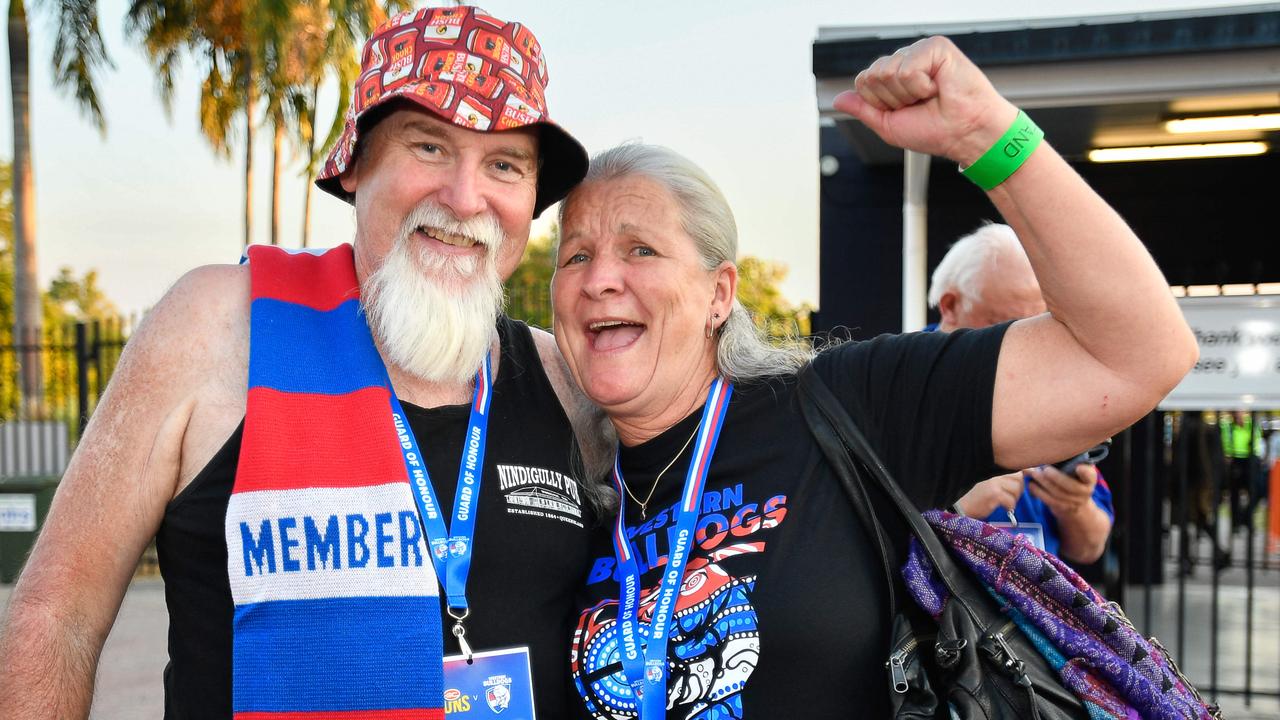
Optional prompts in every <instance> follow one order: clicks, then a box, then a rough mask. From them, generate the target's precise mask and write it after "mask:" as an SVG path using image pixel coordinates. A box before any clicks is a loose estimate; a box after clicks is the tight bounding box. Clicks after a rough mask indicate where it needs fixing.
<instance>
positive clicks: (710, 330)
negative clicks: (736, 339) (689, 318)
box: [707, 313, 720, 340]
mask: <svg viewBox="0 0 1280 720" xmlns="http://www.w3.org/2000/svg"><path fill="white" fill-rule="evenodd" d="M719 319H720V313H711V314H710V315H708V316H707V339H708V340H710V339H711V336H712V335H714V334H715V332H716V325H715V321H716V320H719Z"/></svg>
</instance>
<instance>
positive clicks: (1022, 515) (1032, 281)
mask: <svg viewBox="0 0 1280 720" xmlns="http://www.w3.org/2000/svg"><path fill="white" fill-rule="evenodd" d="M929 305H930V306H931V307H936V308H937V309H938V312H939V314H940V315H941V319H940V320H939V322H938V324H937V325H936V326H931V327H929V328H926V329H927V330H938V331H940V332H950V331H952V330H956V329H958V328H981V327H987V326H988V325H995V324H997V323H1002V322H1006V321H1009V320H1020V319H1022V318H1024V317H1030V316H1032V315H1038V314H1040V313H1042V312H1045V311H1046V310H1047V307H1046V305H1045V301H1044V297H1043V296H1042V295H1041V294H1040V286H1039V284H1038V283H1037V282H1036V278H1035V274H1034V273H1033V272H1032V271H1031V263H1030V262H1029V261H1028V260H1027V255H1026V252H1025V251H1024V250H1023V249H1022V245H1021V244H1020V243H1019V242H1018V237H1017V235H1015V234H1014V232H1013V229H1012V228H1010V227H1009V226H1008V225H998V224H986V225H983V226H982V227H980V228H978V229H977V230H976V231H974V232H973V233H971V234H969V235H966V236H965V237H963V238H961V239H960V240H957V241H956V243H955V244H954V245H952V246H951V249H950V250H948V251H947V254H946V256H945V257H943V258H942V262H940V263H938V267H937V268H936V269H935V270H934V271H933V278H932V281H931V283H930V287H929ZM955 507H956V509H957V510H959V511H960V512H962V513H964V514H965V515H968V516H970V517H977V518H983V519H985V520H986V521H987V522H990V523H993V524H997V525H1001V526H1014V525H1015V524H1016V526H1014V527H1010V528H1009V529H1011V530H1014V531H1023V532H1025V533H1026V534H1028V535H1030V536H1032V537H1033V538H1034V537H1035V536H1040V537H1041V538H1042V542H1043V547H1044V549H1045V550H1047V551H1049V552H1051V553H1053V554H1055V555H1059V556H1060V557H1062V558H1064V559H1066V560H1068V561H1071V562H1073V563H1078V564H1088V563H1092V562H1094V561H1096V560H1097V559H1098V558H1099V557H1101V555H1102V553H1103V551H1104V550H1105V549H1106V546H1107V536H1108V535H1110V534H1111V525H1112V523H1114V521H1115V510H1114V509H1113V507H1112V504H1111V488H1110V487H1108V486H1107V483H1106V481H1105V480H1103V479H1102V477H1101V476H1100V475H1099V474H1098V469H1097V467H1095V466H1093V465H1088V464H1081V465H1078V466H1077V467H1076V469H1075V471H1074V472H1073V473H1072V474H1071V475H1066V474H1064V473H1062V472H1060V471H1059V470H1058V469H1057V468H1054V467H1052V466H1046V467H1040V468H1030V469H1028V470H1025V471H1020V472H1015V473H1009V474H1007V475H997V476H996V477H993V478H990V479H989V480H984V481H983V482H980V483H978V484H977V485H975V486H974V487H973V489H972V490H970V491H969V492H968V494H966V495H965V496H964V497H962V498H960V500H958V501H957V502H956V505H955Z"/></svg>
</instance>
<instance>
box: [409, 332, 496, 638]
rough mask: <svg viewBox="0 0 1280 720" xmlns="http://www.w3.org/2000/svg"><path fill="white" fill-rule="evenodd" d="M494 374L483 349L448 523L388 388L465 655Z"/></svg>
mask: <svg viewBox="0 0 1280 720" xmlns="http://www.w3.org/2000/svg"><path fill="white" fill-rule="evenodd" d="M492 380H493V372H492V366H491V365H490V363H489V356H488V354H486V355H485V356H484V365H483V366H482V367H481V368H480V371H479V372H478V373H476V391H475V397H473V398H472V401H471V418H470V420H469V422H468V423H467V436H466V439H465V440H464V441H463V443H462V462H461V463H460V464H459V465H458V485H457V488H456V489H455V490H454V497H453V522H452V523H450V526H449V527H445V524H444V518H442V517H441V516H440V510H439V508H440V503H438V502H437V501H436V494H435V490H434V489H432V487H431V476H430V474H428V472H427V465H426V460H425V458H423V456H422V452H421V451H420V450H419V449H418V440H417V438H415V437H414V436H413V430H411V429H410V428H409V423H408V420H407V419H406V418H405V414H404V408H403V407H401V405H400V400H399V398H397V397H396V394H395V392H394V391H392V393H391V417H392V420H393V421H394V422H395V426H396V435H397V436H398V437H399V440H400V450H401V452H403V453H404V463H405V467H406V468H407V469H408V471H409V484H410V485H411V486H412V487H413V497H414V499H415V500H417V503H418V515H419V517H421V518H422V522H423V525H424V526H425V531H426V536H427V543H428V546H429V547H430V548H431V562H432V564H433V565H434V566H435V570H436V577H438V578H440V581H441V582H442V583H443V584H444V590H445V596H446V598H447V599H448V608H449V610H448V612H449V617H451V618H453V620H454V624H453V635H454V637H456V638H458V647H459V649H461V650H462V654H463V655H464V656H466V657H467V659H468V661H469V660H470V658H471V655H472V654H473V653H472V651H471V646H470V645H469V644H468V643H467V638H466V634H467V633H466V628H464V627H463V625H462V621H463V620H466V618H467V615H468V614H470V610H469V609H468V607H467V574H468V573H469V572H470V571H471V548H472V546H473V544H474V542H473V539H474V536H475V527H476V511H477V510H478V509H479V502H480V480H481V478H482V477H483V475H484V449H485V443H486V442H487V441H488V435H489V403H490V402H491V401H492V399H493V391H492ZM450 531H452V534H450Z"/></svg>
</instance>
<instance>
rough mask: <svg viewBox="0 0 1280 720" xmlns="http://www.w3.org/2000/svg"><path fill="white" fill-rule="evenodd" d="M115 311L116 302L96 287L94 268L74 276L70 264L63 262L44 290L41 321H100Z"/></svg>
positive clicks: (58, 323) (48, 322)
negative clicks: (79, 275) (63, 264)
mask: <svg viewBox="0 0 1280 720" xmlns="http://www.w3.org/2000/svg"><path fill="white" fill-rule="evenodd" d="M118 315H119V311H118V310H117V309H116V306H115V304H114V303H112V302H111V301H110V300H108V299H107V296H106V295H105V294H104V293H103V292H102V288H100V287H98V271H97V270H89V271H88V272H86V273H85V274H84V275H83V276H82V277H79V278H77V277H76V276H75V274H74V273H73V272H72V271H71V268H69V267H65V266H64V267H62V268H61V269H59V270H58V276H57V277H55V278H54V279H53V280H50V281H49V289H48V290H46V291H45V293H44V321H45V325H48V326H54V325H61V326H66V325H69V324H73V323H76V322H89V321H93V320H99V321H103V320H108V319H112V318H115V317H117V316H118Z"/></svg>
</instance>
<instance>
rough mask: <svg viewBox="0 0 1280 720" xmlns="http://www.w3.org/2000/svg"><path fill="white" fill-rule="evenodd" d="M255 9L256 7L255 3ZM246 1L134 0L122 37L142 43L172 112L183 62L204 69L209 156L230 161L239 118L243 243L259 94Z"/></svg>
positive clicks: (247, 235)
mask: <svg viewBox="0 0 1280 720" xmlns="http://www.w3.org/2000/svg"><path fill="white" fill-rule="evenodd" d="M255 4H256V3H255ZM255 4H251V3H250V2H249V0H132V3H131V4H130V6H129V12H128V14H127V15H126V16H125V32H126V33H127V34H128V35H130V36H131V37H132V38H133V39H136V40H140V41H141V43H142V45H143V47H144V48H145V49H146V51H147V54H148V56H150V58H151V60H152V62H154V63H155V65H156V80H157V88H158V90H159V92H160V97H161V100H162V101H163V102H164V104H165V109H166V111H170V112H171V111H172V103H173V95H174V79H175V75H176V74H177V72H178V69H179V68H180V67H181V64H182V60H183V57H184V56H185V55H187V54H190V55H191V56H192V57H194V58H195V59H196V61H197V62H198V63H200V64H201V65H202V73H203V75H204V79H203V80H202V81H201V85H200V130H201V132H202V133H203V134H204V136H205V139H206V140H208V141H209V145H210V146H211V147H212V148H213V151H214V152H215V153H216V154H218V155H220V156H222V157H228V158H229V157H230V155H231V147H232V142H233V140H234V131H233V123H234V121H235V118H236V116H237V115H240V114H241V113H243V117H244V141H245V173H244V183H245V193H244V242H245V244H246V245H247V244H249V241H250V239H251V232H252V229H253V134H254V112H255V105H256V102H255V101H256V100H257V97H258V92H259V84H258V81H257V73H258V72H259V70H258V67H257V62H256V58H255V57H254V45H255V43H254V41H253V38H252V37H251V34H250V33H251V28H250V27H249V24H248V22H247V19H248V18H249V17H250V16H251V15H252V14H253V12H254V11H255V10H256V8H255V7H254V5H255Z"/></svg>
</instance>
